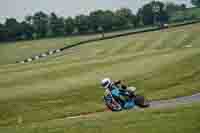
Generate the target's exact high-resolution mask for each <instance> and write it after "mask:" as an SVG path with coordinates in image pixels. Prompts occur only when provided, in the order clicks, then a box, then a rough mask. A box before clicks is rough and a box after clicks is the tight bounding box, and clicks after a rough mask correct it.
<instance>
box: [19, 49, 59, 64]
mask: <svg viewBox="0 0 200 133" xmlns="http://www.w3.org/2000/svg"><path fill="white" fill-rule="evenodd" d="M59 52H62V50H61V49H56V50H53V51H48V52H45V53H42V54H40V55H36V56H34V57H31V58H27V59H25V60H23V61H17V62H16V63H21V64H24V63H28V62H32V61H34V60H39V59H41V58H44V57H47V56H49V55H53V54H56V53H59Z"/></svg>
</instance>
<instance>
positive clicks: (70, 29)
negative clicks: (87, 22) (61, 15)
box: [64, 17, 75, 35]
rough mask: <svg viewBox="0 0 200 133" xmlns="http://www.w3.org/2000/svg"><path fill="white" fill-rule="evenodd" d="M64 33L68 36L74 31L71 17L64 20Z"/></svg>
mask: <svg viewBox="0 0 200 133" xmlns="http://www.w3.org/2000/svg"><path fill="white" fill-rule="evenodd" d="M64 29H65V33H66V34H67V35H70V34H72V33H73V31H74V29H75V22H74V20H73V19H72V18H71V17H68V18H67V19H65V28H64Z"/></svg>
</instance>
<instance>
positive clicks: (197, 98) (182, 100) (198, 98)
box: [150, 93, 200, 108]
mask: <svg viewBox="0 0 200 133" xmlns="http://www.w3.org/2000/svg"><path fill="white" fill-rule="evenodd" d="M193 102H200V93H197V94H194V95H191V96H184V97H178V98H174V99H169V100H160V101H152V102H150V108H158V107H171V106H172V107H173V106H176V105H177V104H190V103H193Z"/></svg>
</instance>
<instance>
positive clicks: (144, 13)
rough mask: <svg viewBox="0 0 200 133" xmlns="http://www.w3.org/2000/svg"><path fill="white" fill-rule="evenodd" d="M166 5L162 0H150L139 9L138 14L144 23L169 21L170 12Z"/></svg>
mask: <svg viewBox="0 0 200 133" xmlns="http://www.w3.org/2000/svg"><path fill="white" fill-rule="evenodd" d="M164 7H165V5H164V3H162V2H159V1H156V2H150V3H148V4H146V5H144V6H143V7H142V8H140V9H139V11H138V13H137V16H139V18H140V19H141V21H142V22H143V24H144V25H151V24H155V23H160V22H167V21H168V13H167V12H166V10H165V8H164Z"/></svg>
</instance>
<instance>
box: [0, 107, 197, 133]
mask: <svg viewBox="0 0 200 133" xmlns="http://www.w3.org/2000/svg"><path fill="white" fill-rule="evenodd" d="M199 113H200V104H192V105H184V106H178V107H176V108H162V109H146V110H144V111H133V110H132V111H124V112H119V113H97V114H95V115H92V116H89V117H85V118H84V117H83V118H74V119H67V118H63V119H55V120H49V121H45V122H40V123H32V124H23V120H22V118H20V117H19V119H21V120H19V122H20V121H21V123H19V124H18V125H17V126H16V127H5V128H0V132H4V133H80V132H87V133H94V132H95V133H109V132H115V133H121V132H124V133H129V132H132V133H138V132H140V133H161V132H162V133H172V132H173V133H188V132H189V133H198V132H199V130H200V123H199V121H200V117H199Z"/></svg>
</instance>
